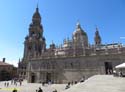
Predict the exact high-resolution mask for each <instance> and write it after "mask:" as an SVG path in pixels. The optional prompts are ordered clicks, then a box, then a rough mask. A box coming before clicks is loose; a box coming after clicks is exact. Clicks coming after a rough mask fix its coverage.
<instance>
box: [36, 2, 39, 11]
mask: <svg viewBox="0 0 125 92" xmlns="http://www.w3.org/2000/svg"><path fill="white" fill-rule="evenodd" d="M38 10H39V0H38V1H37V6H36V11H38Z"/></svg>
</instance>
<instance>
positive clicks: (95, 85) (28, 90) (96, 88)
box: [0, 75, 125, 92]
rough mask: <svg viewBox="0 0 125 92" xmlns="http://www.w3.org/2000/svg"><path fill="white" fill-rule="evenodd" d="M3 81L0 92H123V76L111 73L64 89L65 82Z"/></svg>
mask: <svg viewBox="0 0 125 92" xmlns="http://www.w3.org/2000/svg"><path fill="white" fill-rule="evenodd" d="M4 83H5V82H0V88H1V89H0V92H12V89H13V88H17V89H18V92H36V90H37V89H38V88H39V87H41V88H42V89H43V92H52V91H54V90H55V89H56V90H57V91H58V92H125V78H121V77H113V76H111V75H96V76H93V77H91V78H89V79H87V80H86V81H85V82H82V83H78V84H75V85H73V86H71V87H70V88H69V89H67V90H65V87H66V84H51V85H45V86H42V84H38V83H34V84H32V83H27V82H26V81H24V82H23V84H22V86H20V85H19V83H18V85H17V86H15V85H9V87H5V86H4Z"/></svg>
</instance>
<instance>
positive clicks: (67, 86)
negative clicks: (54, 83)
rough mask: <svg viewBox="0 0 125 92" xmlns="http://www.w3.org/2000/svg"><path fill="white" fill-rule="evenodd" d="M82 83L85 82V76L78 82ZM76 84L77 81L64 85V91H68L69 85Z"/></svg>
mask: <svg viewBox="0 0 125 92" xmlns="http://www.w3.org/2000/svg"><path fill="white" fill-rule="evenodd" d="M84 81H85V76H83V77H82V78H81V80H80V81H79V82H80V83H81V82H84ZM77 83H78V82H77V81H75V82H73V81H72V82H68V84H67V85H66V87H65V89H68V88H70V86H71V85H73V84H77Z"/></svg>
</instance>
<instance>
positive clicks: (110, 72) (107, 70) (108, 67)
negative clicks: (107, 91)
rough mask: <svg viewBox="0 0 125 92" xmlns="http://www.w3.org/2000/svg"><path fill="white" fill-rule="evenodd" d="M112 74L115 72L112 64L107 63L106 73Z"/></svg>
mask: <svg viewBox="0 0 125 92" xmlns="http://www.w3.org/2000/svg"><path fill="white" fill-rule="evenodd" d="M112 72H113V68H112V62H105V73H106V74H112Z"/></svg>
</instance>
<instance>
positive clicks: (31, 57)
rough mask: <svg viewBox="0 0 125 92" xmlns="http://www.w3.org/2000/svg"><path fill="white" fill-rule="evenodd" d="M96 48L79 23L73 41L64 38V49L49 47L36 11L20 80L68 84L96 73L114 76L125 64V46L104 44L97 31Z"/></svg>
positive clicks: (20, 67)
mask: <svg viewBox="0 0 125 92" xmlns="http://www.w3.org/2000/svg"><path fill="white" fill-rule="evenodd" d="M94 42H95V43H94V45H91V44H90V43H89V41H88V36H87V33H86V32H85V31H84V30H83V29H82V27H81V25H80V23H77V24H76V29H75V31H74V32H73V34H72V39H69V38H67V39H64V41H63V44H62V45H61V46H58V47H57V46H55V44H54V43H53V42H52V44H50V47H49V48H46V39H45V37H44V36H43V26H42V24H41V16H40V13H39V9H38V8H36V11H35V13H34V14H33V17H32V22H31V24H30V25H29V34H28V36H26V37H25V41H24V56H23V59H22V61H20V62H19V70H18V71H19V77H23V78H26V79H27V80H28V82H31V83H35V82H49V81H51V82H54V83H67V82H71V81H79V80H80V79H81V78H82V77H83V76H85V78H88V77H90V76H93V75H97V74H111V73H112V72H113V69H114V67H115V66H116V65H118V64H120V63H122V62H124V61H125V57H124V55H125V47H124V46H123V45H122V44H121V43H113V44H102V43H101V36H100V34H99V30H98V28H96V29H95V37H94Z"/></svg>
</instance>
